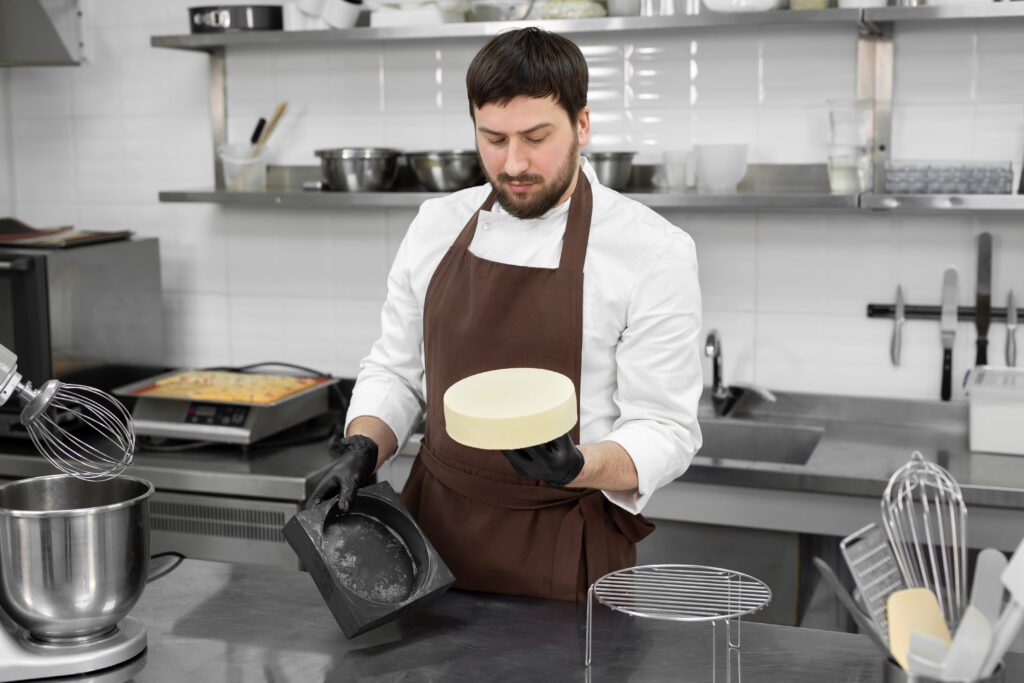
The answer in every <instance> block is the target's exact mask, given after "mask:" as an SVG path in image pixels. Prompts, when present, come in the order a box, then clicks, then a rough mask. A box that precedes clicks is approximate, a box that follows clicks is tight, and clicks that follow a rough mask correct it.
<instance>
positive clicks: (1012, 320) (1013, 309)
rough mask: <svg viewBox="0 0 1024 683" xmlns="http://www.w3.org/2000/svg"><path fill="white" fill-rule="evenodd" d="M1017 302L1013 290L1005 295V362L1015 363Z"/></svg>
mask: <svg viewBox="0 0 1024 683" xmlns="http://www.w3.org/2000/svg"><path fill="white" fill-rule="evenodd" d="M1016 335H1017V302H1016V300H1014V298H1013V291H1012V290H1011V291H1010V295H1009V296H1007V297H1006V364H1007V365H1008V366H1010V367H1011V368H1012V367H1013V366H1015V365H1017V337H1016Z"/></svg>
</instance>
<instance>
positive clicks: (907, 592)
mask: <svg viewBox="0 0 1024 683" xmlns="http://www.w3.org/2000/svg"><path fill="white" fill-rule="evenodd" d="M886 605H887V608H886V612H887V618H888V622H889V651H890V652H891V653H892V656H893V659H895V660H896V661H897V662H899V665H900V666H902V667H903V670H904V671H906V670H907V652H908V651H909V649H910V634H911V633H913V632H914V631H920V632H921V633H924V634H925V635H929V636H933V637H935V638H939V639H940V640H942V641H943V642H945V643H946V644H947V645H948V644H949V643H950V641H951V638H950V637H949V628H947V627H946V620H945V619H944V618H943V616H942V610H941V609H939V601H938V600H937V599H936V597H935V593H932V592H931V591H930V590H928V589H927V588H904V589H903V590H899V591H896V592H895V593H892V594H891V595H890V596H889V598H888V600H887V602H886Z"/></svg>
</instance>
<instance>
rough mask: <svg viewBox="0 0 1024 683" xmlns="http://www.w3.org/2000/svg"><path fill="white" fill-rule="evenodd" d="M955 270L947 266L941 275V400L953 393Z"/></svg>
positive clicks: (947, 398) (945, 399)
mask: <svg viewBox="0 0 1024 683" xmlns="http://www.w3.org/2000/svg"><path fill="white" fill-rule="evenodd" d="M958 298H959V297H958V291H957V270H956V268H947V269H946V272H945V274H944V275H943V276H942V312H941V314H940V316H939V329H940V331H941V335H942V394H941V395H942V400H943V401H948V400H949V399H950V397H951V396H952V395H953V340H954V339H955V338H956V318H957V310H956V309H957V300H958Z"/></svg>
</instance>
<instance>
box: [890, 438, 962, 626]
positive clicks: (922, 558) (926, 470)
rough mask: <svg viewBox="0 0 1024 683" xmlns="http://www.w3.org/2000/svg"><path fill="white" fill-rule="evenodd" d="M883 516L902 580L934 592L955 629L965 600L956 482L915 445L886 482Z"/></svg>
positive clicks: (959, 506) (960, 494)
mask: <svg viewBox="0 0 1024 683" xmlns="http://www.w3.org/2000/svg"><path fill="white" fill-rule="evenodd" d="M882 521H883V525H884V526H885V531H886V534H887V535H888V537H889V543H890V545H891V546H892V551H893V554H894V555H895V556H896V562H897V564H898V565H899V568H900V573H901V574H903V580H904V581H905V582H906V584H907V586H908V587H910V588H918V587H920V588H927V589H929V590H931V591H932V592H934V593H935V597H936V598H938V601H939V606H940V607H941V608H942V613H943V616H944V617H945V619H946V623H947V625H948V626H949V629H950V631H951V632H953V631H955V629H956V625H957V623H958V622H959V621H960V615H961V614H962V613H963V610H964V608H965V607H966V606H967V573H966V572H967V506H966V505H965V504H964V498H963V494H962V493H961V491H960V486H959V484H957V483H956V480H955V479H953V477H952V475H950V473H949V472H947V471H946V470H945V469H943V468H942V467H940V466H939V465H936V464H935V463H931V462H927V461H926V460H925V459H924V457H923V456H922V455H921V453H920V452H919V451H915V452H914V454H913V455H911V457H910V461H909V462H908V463H907V464H906V465H904V466H903V467H901V468H900V469H898V470H897V471H896V472H895V473H894V474H893V475H892V478H891V479H890V480H889V484H888V486H886V488H885V493H884V494H883V496H882Z"/></svg>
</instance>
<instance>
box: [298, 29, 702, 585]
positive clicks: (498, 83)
mask: <svg viewBox="0 0 1024 683" xmlns="http://www.w3.org/2000/svg"><path fill="white" fill-rule="evenodd" d="M466 81H467V89H468V93H469V100H470V113H471V117H472V121H473V125H474V129H475V134H476V143H477V150H478V152H479V154H480V158H481V162H482V165H483V169H484V172H485V174H486V176H487V179H488V180H489V183H488V184H486V185H483V186H480V187H474V188H471V189H467V190H463V191H460V192H456V193H454V194H451V195H449V196H446V197H443V198H439V199H431V200H428V201H426V202H424V204H423V205H422V207H421V208H420V211H419V213H418V215H417V216H416V218H415V219H414V221H413V222H412V225H411V226H410V227H409V230H408V233H407V234H406V236H405V238H404V240H403V241H402V244H401V246H400V247H399V250H398V253H397V256H396V258H395V261H394V264H393V266H392V268H391V272H390V274H389V276H388V293H387V298H386V300H385V303H384V308H383V312H382V315H381V324H382V330H381V336H380V338H379V339H378V340H377V341H376V343H375V344H374V345H373V347H372V349H371V350H370V353H369V355H368V356H367V357H366V358H365V359H364V360H363V362H362V364H361V370H360V373H359V376H358V379H357V382H356V386H355V389H354V392H353V395H352V401H351V405H350V407H349V411H348V415H347V418H346V422H345V425H344V431H343V434H344V436H342V434H339V435H338V436H337V437H336V438H334V439H332V441H331V443H330V449H331V452H332V454H333V455H334V456H335V462H334V464H333V466H332V467H331V468H330V469H329V470H328V471H327V472H325V473H324V474H323V476H322V477H321V479H320V480H319V483H318V485H317V487H316V489H315V490H314V492H313V494H312V495H311V496H310V502H311V503H312V502H318V501H320V500H323V499H325V498H327V497H329V496H333V495H339V502H338V505H339V507H341V508H343V509H344V508H347V506H348V504H349V502H350V500H351V497H352V495H353V493H354V491H355V490H356V489H357V488H358V487H359V486H362V485H364V484H366V483H368V482H369V481H371V480H372V479H371V477H372V474H373V472H374V471H375V470H376V469H377V468H378V467H379V466H380V465H381V464H382V463H383V462H385V461H386V460H387V459H388V458H389V457H391V456H392V455H394V454H395V452H396V451H397V450H398V448H399V447H400V445H401V444H404V443H405V442H406V441H407V440H408V439H409V437H410V436H411V434H412V432H413V430H414V428H415V427H416V425H418V424H420V422H421V420H423V418H424V416H425V417H426V436H425V438H424V440H423V443H422V444H421V448H420V453H419V456H418V458H417V461H416V463H415V464H414V467H413V471H412V474H411V476H410V479H409V481H408V482H407V484H406V486H405V488H404V490H403V494H402V500H403V502H404V503H405V505H406V506H407V507H408V508H409V509H410V511H411V512H412V513H413V515H414V516H415V517H416V518H417V521H418V522H419V524H420V526H421V527H422V528H423V530H424V532H425V533H426V534H427V536H428V537H429V538H430V540H431V542H432V543H433V544H434V546H435V547H436V548H437V549H438V551H439V552H440V554H441V556H442V558H443V559H444V560H445V562H446V563H447V564H448V566H449V568H450V569H452V571H453V573H454V574H455V577H456V586H460V587H463V588H468V589H473V590H484V591H497V592H503V593H512V594H519V595H533V596H539V597H549V598H556V599H566V600H571V599H580V598H581V597H582V596H583V595H585V589H586V586H588V585H589V584H590V583H592V582H593V580H595V579H596V578H598V577H600V576H601V575H603V574H604V573H607V572H608V571H611V570H614V569H618V568H621V567H623V566H629V565H630V564H633V563H635V557H636V555H635V543H636V542H637V541H638V540H640V539H641V538H643V537H644V536H646V535H647V534H648V533H650V531H651V529H652V528H653V525H651V524H650V523H649V522H647V521H646V520H644V519H643V517H642V516H641V515H640V513H641V511H642V509H643V507H644V505H645V504H646V503H647V502H648V501H649V500H650V498H651V496H652V495H653V494H654V492H655V491H656V490H657V489H658V488H660V487H662V486H664V485H666V484H668V483H669V482H671V481H672V480H673V479H675V478H677V477H679V476H680V475H681V474H683V472H684V471H685V470H686V468H687V467H688V466H689V463H690V461H691V460H692V458H693V455H694V453H695V452H696V451H697V449H698V448H699V447H700V445H701V434H700V428H699V426H698V423H697V402H698V399H699V397H700V393H701V388H702V384H703V382H702V377H701V360H700V354H699V346H698V335H699V333H700V327H701V303H700V289H699V285H698V279H697V258H696V253H695V249H694V244H693V241H692V240H691V239H690V237H689V236H688V235H687V234H686V233H685V232H684V231H683V230H681V229H680V228H678V227H676V226H674V225H672V224H671V223H669V222H668V221H667V220H665V219H664V218H663V217H662V216H660V215H659V214H657V213H655V212H654V211H652V210H651V209H649V208H647V207H646V206H644V205H642V204H640V203H638V202H635V201H633V200H631V199H628V198H626V197H624V196H622V195H620V194H619V193H617V192H615V191H613V190H610V189H608V188H606V187H604V186H602V185H601V184H600V182H599V181H598V179H597V177H596V175H595V173H594V170H593V168H592V167H591V166H590V164H589V163H588V162H587V160H586V159H585V158H583V157H581V156H580V148H581V147H583V146H584V145H586V144H587V142H588V141H589V136H590V111H589V109H588V108H587V106H586V93H587V82H588V74H587V67H586V62H585V60H584V58H583V55H582V54H581V53H580V51H579V49H578V48H577V47H576V45H574V44H573V43H572V42H570V41H569V40H568V39H566V38H563V37H561V36H559V35H557V34H554V33H550V32H546V31H543V30H540V29H536V28H527V29H520V30H512V31H508V32H503V33H501V34H499V35H497V36H495V37H494V38H492V39H491V40H490V41H489V42H488V44H487V45H485V46H484V48H482V49H481V51H480V52H479V53H478V54H477V56H476V57H475V58H474V60H473V63H472V64H471V65H470V67H469V71H468V73H467V78H466ZM501 367H541V368H545V369H549V370H554V371H557V372H561V373H563V374H565V375H567V376H568V377H570V378H571V379H572V380H573V382H574V384H575V386H576V390H577V394H578V399H579V417H580V419H579V423H578V425H577V426H576V427H575V428H574V429H573V431H572V432H571V433H570V434H568V435H566V436H565V437H563V438H562V439H558V440H555V441H553V442H551V443H548V444H542V445H540V446H537V447H535V448H532V449H521V450H520V451H483V450H478V449H473V448H468V447H465V446H461V445H460V444H457V443H455V442H454V441H452V440H451V439H450V438H449V437H448V436H447V434H446V433H445V430H444V416H443V410H442V405H441V396H442V395H443V393H444V391H445V390H446V389H447V387H448V386H450V385H451V384H453V383H454V382H456V381H458V380H459V379H462V378H464V377H467V376H469V375H472V374H476V373H478V372H482V371H486V370H492V369H497V368H501ZM339 431H341V430H339Z"/></svg>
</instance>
